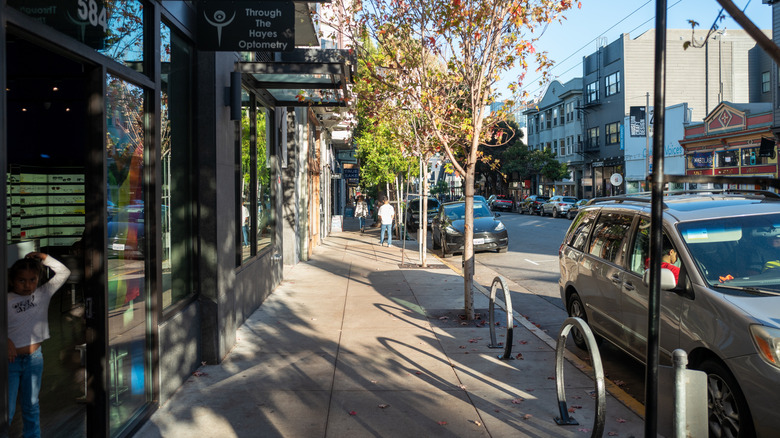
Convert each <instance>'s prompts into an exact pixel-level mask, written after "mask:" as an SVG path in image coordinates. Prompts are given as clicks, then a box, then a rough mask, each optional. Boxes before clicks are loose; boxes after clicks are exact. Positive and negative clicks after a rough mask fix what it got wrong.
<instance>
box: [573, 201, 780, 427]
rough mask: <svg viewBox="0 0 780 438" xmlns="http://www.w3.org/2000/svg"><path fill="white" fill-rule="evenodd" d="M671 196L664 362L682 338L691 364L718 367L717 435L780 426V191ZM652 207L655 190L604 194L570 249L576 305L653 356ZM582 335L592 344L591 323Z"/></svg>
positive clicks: (589, 209) (595, 323)
mask: <svg viewBox="0 0 780 438" xmlns="http://www.w3.org/2000/svg"><path fill="white" fill-rule="evenodd" d="M663 205H664V208H663V213H662V214H663V224H662V228H663V234H664V237H663V241H664V243H663V244H662V245H661V246H662V250H663V253H664V254H667V255H666V256H665V257H664V262H665V263H667V264H666V265H662V266H661V269H660V271H661V284H660V289H661V297H660V306H659V307H660V312H661V314H660V333H659V334H660V336H659V342H660V345H659V346H660V355H659V359H660V363H661V365H669V364H671V362H672V360H671V357H672V352H673V351H674V350H675V349H678V348H680V349H683V350H684V351H686V352H687V354H688V367H689V368H692V369H698V370H701V371H704V372H705V373H706V374H707V381H708V384H707V392H708V394H707V397H708V407H709V411H710V412H709V427H710V436H735V437H736V436H740V437H743V436H758V437H770V436H777V431H778V430H780V416H778V415H776V414H775V411H776V405H777V388H780V318H778V315H780V197H778V196H777V195H776V194H774V193H769V192H766V194H764V195H760V194H755V193H754V194H736V193H725V192H724V193H707V194H706V195H704V194H690V193H689V194H677V195H674V194H673V195H668V196H665V197H664V199H663ZM650 218H651V208H650V197H649V196H641V197H640V196H622V197H616V198H602V199H597V200H594V201H593V202H592V203H591V204H588V205H586V206H584V207H581V208H580V212H579V214H578V215H577V217H576V218H575V219H574V221H573V222H572V224H571V226H570V227H569V231H568V233H567V234H566V237H565V238H564V240H563V243H562V245H561V248H560V250H559V265H560V272H561V276H560V280H559V287H560V294H561V299H562V300H563V303H564V304H565V306H566V310H567V311H568V314H569V315H570V316H576V317H580V318H582V319H584V320H585V321H586V322H587V323H588V325H589V326H590V328H591V329H592V330H593V332H594V333H595V335H597V336H598V337H600V338H603V339H606V340H607V341H609V342H610V343H612V344H615V345H616V346H617V347H619V348H620V349H622V350H624V351H626V352H627V353H628V354H630V355H631V356H634V357H635V358H637V359H639V360H642V361H644V360H645V359H646V347H647V345H646V344H647V326H648V300H649V293H650V290H649V286H648V281H647V278H648V275H647V274H649V269H648V267H649V264H650V262H651V260H650V257H649V251H650V236H649V232H650ZM672 249H673V250H674V251H676V252H674V251H671V250H672ZM673 252H674V254H673ZM675 259H676V260H675ZM670 264H671V265H674V266H676V269H675V268H673V267H671V266H670ZM664 266H666V268H664ZM675 270H677V274H676V275H677V279H675V273H674V271H675ZM573 337H574V340H575V343H576V344H577V345H578V346H579V347H580V348H582V347H584V345H585V342H584V339H583V336H582V333H579V332H578V331H576V330H575V331H574V332H573Z"/></svg>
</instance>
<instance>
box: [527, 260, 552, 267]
mask: <svg viewBox="0 0 780 438" xmlns="http://www.w3.org/2000/svg"><path fill="white" fill-rule="evenodd" d="M557 260H558V259H552V260H539V263H550V262H554V261H557ZM525 261H527V262H528V263H531V264H534V265H536V266H539V263H536V262H535V261H533V260H528V259H525Z"/></svg>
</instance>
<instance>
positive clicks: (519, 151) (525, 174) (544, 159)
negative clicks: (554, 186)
mask: <svg viewBox="0 0 780 438" xmlns="http://www.w3.org/2000/svg"><path fill="white" fill-rule="evenodd" d="M501 162H502V165H501V169H502V171H504V172H505V173H506V174H507V175H511V174H512V173H514V172H517V174H518V178H519V179H520V180H524V179H529V178H530V177H531V176H532V175H542V176H544V177H546V178H548V179H550V180H553V181H558V180H561V179H563V178H567V177H568V176H569V171H568V166H567V165H566V163H561V162H559V161H558V160H557V159H556V158H555V154H554V153H553V152H552V151H551V150H549V149H542V150H530V149H528V146H526V145H525V144H524V143H523V142H521V141H517V142H515V143H514V144H513V145H512V146H510V147H508V148H507V150H506V151H505V152H504V153H503V155H502V157H501Z"/></svg>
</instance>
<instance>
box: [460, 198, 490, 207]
mask: <svg viewBox="0 0 780 438" xmlns="http://www.w3.org/2000/svg"><path fill="white" fill-rule="evenodd" d="M458 201H461V202H465V201H466V197H465V196H461V197H460V199H458ZM478 202H484V203H485V205H487V206H488V207H490V204H488V201H487V199H485V197H484V196H482V195H474V205H475V206H476V205H477V203H478Z"/></svg>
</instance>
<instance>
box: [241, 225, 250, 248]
mask: <svg viewBox="0 0 780 438" xmlns="http://www.w3.org/2000/svg"><path fill="white" fill-rule="evenodd" d="M241 231H242V232H243V233H244V246H249V225H243V226H242V227H241Z"/></svg>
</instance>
